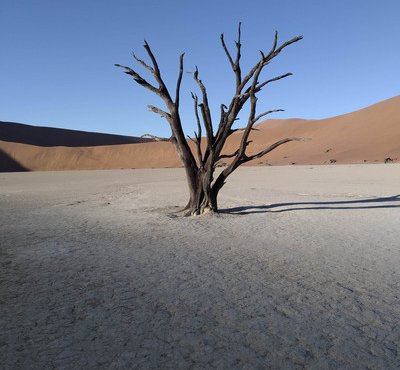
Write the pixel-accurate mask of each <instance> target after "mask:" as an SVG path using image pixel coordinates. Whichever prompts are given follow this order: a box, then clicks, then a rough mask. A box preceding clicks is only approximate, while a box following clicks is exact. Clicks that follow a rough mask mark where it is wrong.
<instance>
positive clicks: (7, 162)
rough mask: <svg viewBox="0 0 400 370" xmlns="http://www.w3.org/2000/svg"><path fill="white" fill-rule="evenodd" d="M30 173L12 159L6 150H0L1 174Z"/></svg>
mask: <svg viewBox="0 0 400 370" xmlns="http://www.w3.org/2000/svg"><path fill="white" fill-rule="evenodd" d="M26 171H29V170H28V169H27V168H26V167H24V166H22V165H21V164H20V163H18V162H17V161H16V160H15V159H13V158H11V157H10V156H9V155H8V154H7V153H6V152H5V151H4V150H2V149H0V172H26Z"/></svg>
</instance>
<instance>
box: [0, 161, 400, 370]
mask: <svg viewBox="0 0 400 370" xmlns="http://www.w3.org/2000/svg"><path fill="white" fill-rule="evenodd" d="M399 185H400V166H399V165H396V164H392V165H363V166H361V165H360V166H326V167H318V166H313V167H310V166H302V167H300V166H299V167H294V166H287V167H257V168H243V169H239V170H238V171H237V173H236V174H234V175H233V176H232V178H231V179H230V181H229V182H228V184H227V185H226V187H225V188H224V189H223V191H222V193H221V195H220V207H221V208H222V209H223V210H224V213H221V214H220V215H218V216H200V217H189V218H182V217H176V216H175V215H174V214H173V211H174V210H175V209H176V206H178V205H183V204H184V203H185V201H186V196H187V195H186V194H187V192H186V188H185V179H184V174H183V171H182V170H181V169H165V170H125V171H81V172H41V173H40V172H37V173H21V174H0V207H1V214H0V232H1V233H0V245H1V252H0V253H1V254H0V263H1V266H0V268H1V270H0V279H1V280H0V289H1V291H0V310H1V312H0V313H1V315H0V368H1V369H209V368H210V369H211V368H218V369H303V368H306V369H398V368H400V354H399V342H400V269H399V266H400V198H399V196H398V194H399V193H400V186H399Z"/></svg>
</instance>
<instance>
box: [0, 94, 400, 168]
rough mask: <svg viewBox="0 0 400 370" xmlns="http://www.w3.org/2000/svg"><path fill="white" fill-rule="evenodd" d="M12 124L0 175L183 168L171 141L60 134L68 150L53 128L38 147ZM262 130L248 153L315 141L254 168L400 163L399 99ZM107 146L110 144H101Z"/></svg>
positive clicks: (2, 147) (233, 142)
mask: <svg viewBox="0 0 400 370" xmlns="http://www.w3.org/2000/svg"><path fill="white" fill-rule="evenodd" d="M7 125H10V124H9V123H0V171H12V170H15V171H21V170H24V169H25V170H30V171H39V170H78V169H79V170H80V169H113V168H161V167H180V166H181V164H180V162H179V159H178V157H177V155H176V153H175V150H174V148H173V146H172V144H171V143H168V142H154V141H153V142H143V140H142V139H138V138H132V137H130V138H129V137H125V139H126V140H128V141H127V142H129V144H128V143H126V142H124V141H123V140H125V139H123V138H124V137H121V136H118V135H109V136H110V137H109V138H108V139H111V136H114V139H115V140H114V141H108V142H107V141H101V140H103V139H104V137H103V138H102V139H101V140H100V139H99V137H98V138H97V139H95V136H96V135H101V134H94V133H83V134H84V135H83V137H84V139H83V138H82V132H79V131H69V130H63V131H68V132H63V133H62V134H63V135H61V136H66V135H67V136H68V137H69V140H70V145H68V143H65V142H63V143H62V144H60V136H57V135H56V133H57V130H60V129H53V130H55V131H52V129H48V128H35V129H37V130H39V131H40V130H43V131H41V132H42V133H40V132H39V131H36V133H35V135H36V137H38V138H41V139H40V140H42V141H40V140H39V139H36V141H35V142H33V141H32V140H31V139H32V137H31V136H30V135H32V131H29V130H32V126H26V125H17V126H15V125H16V124H14V126H13V130H14V131H13V135H14V136H12V135H10V134H9V133H8V136H7V135H6V134H4V133H5V132H6V129H7ZM27 128H29V130H28V129H27ZM257 128H258V129H259V131H254V132H253V133H252V135H251V139H252V140H253V143H252V144H251V145H250V146H249V149H248V152H249V153H255V152H256V151H259V150H262V149H263V148H265V147H266V146H268V145H269V144H272V143H273V142H275V141H277V140H280V139H283V138H285V137H304V138H309V139H310V140H309V141H306V142H293V143H287V144H285V145H283V146H281V147H280V148H278V149H276V150H275V151H273V152H271V153H270V154H269V155H267V156H265V157H263V158H260V159H258V160H255V161H254V163H251V164H253V165H261V164H267V163H268V164H271V165H285V164H293V163H295V164H325V163H341V164H344V163H346V164H348V163H382V162H384V160H385V159H386V158H391V159H393V161H395V162H396V161H400V96H396V97H394V98H391V99H388V100H385V101H383V102H380V103H378V104H375V105H372V106H370V107H367V108H364V109H361V110H359V111H356V112H353V113H349V114H345V115H341V116H337V117H333V118H328V119H322V120H302V119H284V120H279V119H269V120H266V121H264V122H262V123H260V124H259V125H257ZM27 130H28V131H27ZM8 131H9V129H8ZM8 131H7V132H8ZM52 134H53V136H52ZM85 135H86V136H85ZM91 135H92V136H93V138H91ZM106 136H107V135H106ZM240 137H241V135H240V133H236V134H234V135H232V137H231V139H230V140H229V142H228V143H227V145H226V153H231V152H233V151H234V150H235V149H236V148H237V145H238V143H239V141H240ZM43 138H45V140H44V139H43ZM78 138H79V140H78ZM85 140H86V143H87V142H88V140H89V144H84V143H83V141H85ZM90 140H92V141H90ZM118 140H119V141H118ZM121 140H122V141H121ZM129 140H131V141H129ZM102 142H103V143H106V144H108V145H101V143H102ZM32 143H33V144H36V145H32ZM82 143H83V144H82ZM61 145H63V146H61Z"/></svg>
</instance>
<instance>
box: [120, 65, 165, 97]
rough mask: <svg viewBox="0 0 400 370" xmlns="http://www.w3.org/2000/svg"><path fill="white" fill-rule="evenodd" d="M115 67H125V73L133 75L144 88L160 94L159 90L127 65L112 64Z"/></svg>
mask: <svg viewBox="0 0 400 370" xmlns="http://www.w3.org/2000/svg"><path fill="white" fill-rule="evenodd" d="M114 65H115V66H116V67H119V68H123V69H125V73H126V74H127V75H130V76H132V77H133V79H134V80H135V81H136V82H137V83H138V84H139V85H141V86H143V87H145V88H146V89H148V90H150V91H152V92H153V93H155V94H157V95H158V96H161V93H160V90H159V89H157V88H156V87H154V86H153V85H151V84H150V83H148V82H147V81H146V80H145V79H144V78H143V77H141V76H140V75H139V74H138V73H137V72H135V71H134V70H133V69H132V68H129V67H127V66H123V65H121V64H114Z"/></svg>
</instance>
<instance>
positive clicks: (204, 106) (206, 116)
mask: <svg viewBox="0 0 400 370" xmlns="http://www.w3.org/2000/svg"><path fill="white" fill-rule="evenodd" d="M193 77H194V79H195V81H196V82H197V85H198V86H199V88H200V90H201V93H202V96H203V102H202V103H201V104H199V107H200V109H201V113H202V116H203V122H204V127H205V129H206V134H207V140H208V143H207V145H208V146H209V147H210V148H211V146H212V145H213V143H214V132H213V127H212V119H211V113H210V106H209V104H208V97H207V90H206V88H205V86H204V84H203V82H202V81H201V80H200V79H199V70H198V68H197V67H196V70H195V72H194V74H193Z"/></svg>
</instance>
